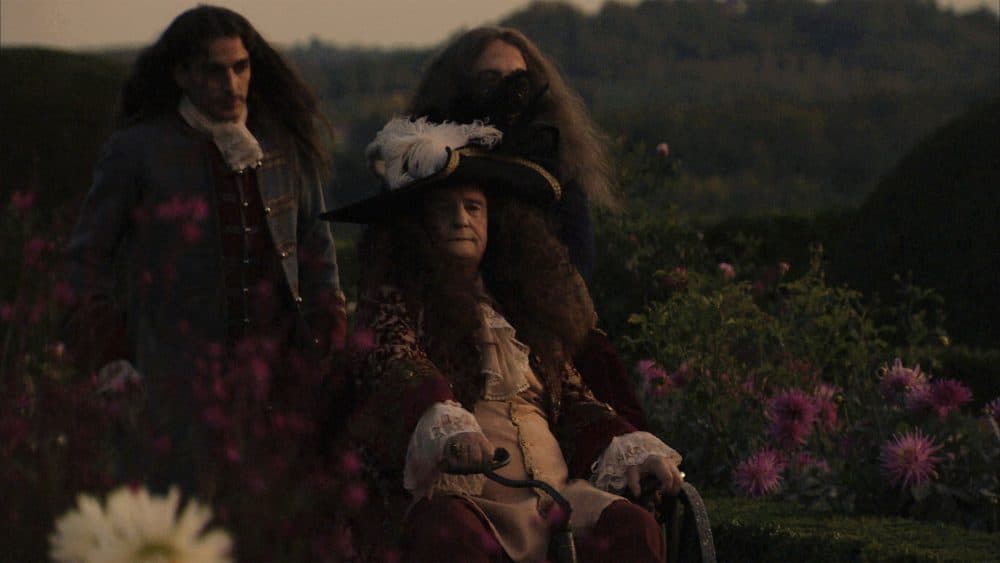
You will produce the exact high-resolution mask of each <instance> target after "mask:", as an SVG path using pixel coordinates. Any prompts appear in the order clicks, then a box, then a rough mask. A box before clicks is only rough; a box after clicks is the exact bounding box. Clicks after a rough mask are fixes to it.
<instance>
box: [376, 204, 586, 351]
mask: <svg viewBox="0 0 1000 563" xmlns="http://www.w3.org/2000/svg"><path fill="white" fill-rule="evenodd" d="M425 199H426V198H425ZM487 212H488V234H487V240H488V242H487V245H486V252H485V253H484V255H483V259H482V262H481V263H480V268H479V271H480V273H481V280H482V286H480V285H479V279H480V278H479V277H474V278H470V277H469V276H468V275H463V274H460V273H459V272H462V271H464V270H465V269H464V268H462V267H461V266H460V265H459V264H457V263H455V262H453V261H451V260H449V259H448V258H446V257H443V256H441V255H440V254H439V253H437V252H435V251H434V250H433V249H434V246H433V244H432V239H431V235H430V230H429V229H428V227H427V225H426V221H425V219H424V218H425V217H426V212H425V211H423V210H421V212H419V213H416V214H401V215H399V216H397V217H394V218H393V219H392V220H389V221H385V222H383V223H380V224H378V225H374V226H372V227H370V228H369V229H368V231H367V232H366V234H365V236H364V237H363V238H362V240H361V242H360V244H359V255H360V257H361V263H362V264H364V265H365V267H364V269H363V271H362V277H361V284H362V287H361V289H362V291H363V292H364V291H368V290H374V289H377V288H378V287H380V286H381V285H385V284H388V285H392V286H395V287H397V288H398V289H399V290H400V291H401V292H402V293H403V295H404V296H405V299H406V301H407V308H408V310H409V311H410V312H411V314H412V315H414V319H413V322H414V323H415V324H418V325H419V326H420V327H421V329H422V332H423V335H424V344H425V346H426V349H427V353H428V355H429V356H430V359H431V360H432V361H433V362H434V363H435V364H436V365H437V366H438V367H439V368H440V369H443V370H448V369H475V368H476V367H477V366H478V349H477V348H476V345H477V344H478V330H479V328H480V326H481V323H482V321H481V318H480V314H479V311H478V304H479V302H480V301H481V300H482V299H483V298H484V296H483V290H485V293H486V294H487V295H488V297H489V298H491V299H492V300H493V304H494V306H495V308H497V309H498V310H499V311H501V312H502V314H503V315H504V316H505V317H506V318H507V320H508V321H509V322H510V323H511V325H512V326H514V327H515V328H516V330H517V333H518V338H519V339H520V340H522V341H523V342H524V343H525V344H527V345H528V346H530V347H531V349H532V351H533V353H534V354H535V355H536V356H537V359H538V360H539V361H540V362H541V366H540V367H542V368H543V369H546V370H548V369H557V368H558V366H560V365H561V364H562V363H563V362H564V361H565V360H566V359H568V358H571V357H572V355H573V354H574V353H575V352H576V351H577V349H578V348H579V346H580V345H581V344H582V342H583V341H584V339H585V338H586V336H587V334H588V332H589V331H590V329H591V328H593V326H594V324H595V321H596V315H595V313H594V306H593V303H592V302H591V300H590V294H589V293H588V292H587V288H586V285H585V284H584V282H583V279H582V278H581V277H580V275H579V274H578V273H577V271H576V269H575V268H574V267H573V266H572V264H571V263H570V260H569V256H568V254H567V252H566V249H565V247H564V246H563V245H562V244H561V243H560V242H559V240H558V239H557V238H556V236H555V235H554V234H553V231H552V227H551V225H550V224H549V220H548V219H547V218H546V214H545V213H544V212H543V210H541V209H539V208H537V207H535V206H533V205H529V204H527V203H524V202H521V201H519V200H516V199H511V198H507V197H503V196H498V195H496V194H493V193H490V192H487Z"/></svg>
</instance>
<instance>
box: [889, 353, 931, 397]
mask: <svg viewBox="0 0 1000 563" xmlns="http://www.w3.org/2000/svg"><path fill="white" fill-rule="evenodd" d="M925 385H927V376H926V375H925V374H923V373H920V364H917V365H915V366H913V368H912V369H911V368H908V367H904V366H903V361H902V360H900V359H899V358H896V361H895V362H894V363H893V364H892V367H891V368H888V369H885V370H884V371H883V373H882V380H881V381H879V384H878V386H879V389H881V390H882V396H884V397H885V398H886V399H889V400H890V401H894V400H897V399H898V398H899V397H900V396H902V395H904V394H906V393H907V392H909V391H910V390H912V389H916V388H918V387H923V386H925Z"/></svg>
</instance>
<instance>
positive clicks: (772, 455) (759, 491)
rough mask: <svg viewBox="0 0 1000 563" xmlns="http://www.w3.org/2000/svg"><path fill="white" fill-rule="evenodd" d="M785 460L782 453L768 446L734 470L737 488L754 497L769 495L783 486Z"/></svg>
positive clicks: (734, 480)
mask: <svg viewBox="0 0 1000 563" xmlns="http://www.w3.org/2000/svg"><path fill="white" fill-rule="evenodd" d="M784 470H785V462H784V460H783V459H782V457H781V454H779V453H778V452H776V451H774V450H772V449H770V448H768V449H764V450H761V451H759V452H757V453H756V454H754V455H752V456H750V457H749V458H748V459H745V460H743V461H741V462H740V464H739V465H738V466H736V469H735V470H734V471H733V482H734V483H735V484H736V488H738V489H739V490H741V491H743V493H744V494H746V495H749V496H752V497H760V496H764V495H769V494H771V493H773V492H775V491H777V490H778V487H779V486H781V473H782V472H783V471H784Z"/></svg>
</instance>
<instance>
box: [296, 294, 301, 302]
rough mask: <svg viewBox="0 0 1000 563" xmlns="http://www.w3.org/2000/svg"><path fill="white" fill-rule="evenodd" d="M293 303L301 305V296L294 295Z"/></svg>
mask: <svg viewBox="0 0 1000 563" xmlns="http://www.w3.org/2000/svg"><path fill="white" fill-rule="evenodd" d="M295 302H296V303H302V296H301V295H296V296H295Z"/></svg>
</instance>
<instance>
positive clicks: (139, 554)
mask: <svg viewBox="0 0 1000 563" xmlns="http://www.w3.org/2000/svg"><path fill="white" fill-rule="evenodd" d="M179 502H180V493H179V492H178V491H177V488H176V487H173V488H171V489H170V492H169V493H168V494H167V496H166V497H158V496H151V495H150V494H149V492H148V491H147V490H146V489H145V488H143V489H137V490H133V489H131V488H129V487H121V488H119V489H117V490H115V491H112V492H111V494H110V495H108V499H107V505H106V509H105V508H102V507H101V504H100V502H99V501H98V500H97V499H95V498H94V497H92V496H88V495H80V496H79V497H78V498H77V505H78V508H77V509H75V510H70V511H69V512H67V513H66V514H64V515H63V516H62V517H61V518H59V520H57V521H56V530H55V532H54V533H53V534H52V535H51V536H50V537H49V544H50V552H49V554H50V555H51V557H52V559H53V560H54V561H56V562H57V563H97V562H100V563H143V562H145V563H154V562H155V563H229V562H230V561H231V559H230V557H229V554H230V551H231V549H232V539H231V538H230V537H229V534H227V533H226V532H224V531H221V530H212V531H210V532H208V533H202V532H203V531H204V529H205V526H206V525H207V524H208V522H209V520H211V519H212V511H211V510H210V509H208V508H206V507H203V506H201V505H200V504H198V503H197V502H196V501H194V500H190V501H188V503H187V505H186V506H185V507H184V510H183V511H182V512H181V513H180V515H179V517H178V511H177V508H178V504H179Z"/></svg>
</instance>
